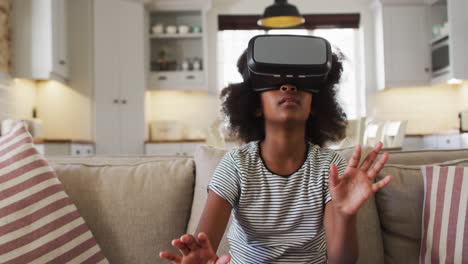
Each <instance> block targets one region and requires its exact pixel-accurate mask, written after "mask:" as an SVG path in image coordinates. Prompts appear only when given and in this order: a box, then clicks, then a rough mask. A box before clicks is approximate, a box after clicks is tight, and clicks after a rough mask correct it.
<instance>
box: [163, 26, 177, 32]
mask: <svg viewBox="0 0 468 264" xmlns="http://www.w3.org/2000/svg"><path fill="white" fill-rule="evenodd" d="M166 33H167V34H175V33H177V27H176V26H174V25H169V26H167V27H166Z"/></svg>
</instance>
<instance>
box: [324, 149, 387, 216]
mask: <svg viewBox="0 0 468 264" xmlns="http://www.w3.org/2000/svg"><path fill="white" fill-rule="evenodd" d="M382 145H383V144H382V143H381V142H379V143H378V144H377V146H375V148H374V149H373V151H372V152H371V153H369V155H367V157H366V159H365V160H364V161H363V163H362V164H361V166H359V160H360V159H361V146H360V145H358V146H356V148H355V149H354V152H353V156H352V157H351V159H350V160H349V162H348V167H347V168H346V170H345V172H344V174H343V175H342V176H341V177H338V169H337V167H336V165H335V164H331V166H330V176H329V188H330V195H331V198H332V201H333V205H334V206H333V207H334V208H335V212H337V213H339V214H340V215H342V216H345V217H348V216H353V215H356V213H357V212H358V210H359V208H360V207H361V206H362V205H363V204H364V203H365V202H366V201H367V200H368V199H369V198H370V197H371V195H373V194H374V193H376V192H377V191H379V190H380V189H382V188H383V187H385V186H386V185H387V184H388V183H390V181H391V180H392V177H391V176H390V175H387V176H385V178H383V179H382V180H380V181H378V182H376V183H373V181H374V179H375V177H376V176H377V175H378V173H379V172H380V170H381V169H382V168H383V166H384V165H385V163H386V162H387V160H388V153H384V154H383V155H382V157H381V158H380V160H379V161H378V162H377V163H376V164H375V165H374V166H372V164H373V163H374V161H375V159H376V158H377V155H378V154H379V152H380V150H381V149H382ZM371 166H372V168H371Z"/></svg>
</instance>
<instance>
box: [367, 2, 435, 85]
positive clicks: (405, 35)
mask: <svg viewBox="0 0 468 264" xmlns="http://www.w3.org/2000/svg"><path fill="white" fill-rule="evenodd" d="M427 8H428V7H427V5H425V4H411V5H402V4H382V3H381V1H374V3H373V11H374V18H375V37H376V39H375V43H376V65H377V81H378V88H379V90H382V89H384V88H391V87H405V86H424V85H428V84H429V83H430V78H431V75H430V74H431V73H430V50H429V36H428V32H427V27H428V26H427V25H428V22H427Z"/></svg>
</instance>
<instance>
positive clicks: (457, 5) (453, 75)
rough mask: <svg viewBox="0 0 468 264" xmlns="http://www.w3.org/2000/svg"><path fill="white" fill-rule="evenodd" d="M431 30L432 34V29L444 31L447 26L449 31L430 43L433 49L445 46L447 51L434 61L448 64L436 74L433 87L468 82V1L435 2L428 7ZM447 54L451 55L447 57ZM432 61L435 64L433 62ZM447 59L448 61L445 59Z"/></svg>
mask: <svg viewBox="0 0 468 264" xmlns="http://www.w3.org/2000/svg"><path fill="white" fill-rule="evenodd" d="M429 10H430V16H429V18H430V19H429V29H428V30H427V31H428V32H431V31H432V29H433V27H441V26H443V24H445V23H446V24H447V30H446V32H444V33H443V34H441V35H442V36H439V37H434V38H433V39H432V40H431V45H433V47H434V48H436V47H438V46H441V45H443V46H444V47H447V48H445V49H444V51H443V52H442V49H441V50H439V51H441V54H438V55H439V56H437V57H434V58H438V59H436V60H435V61H434V65H437V63H440V62H441V61H448V65H445V64H446V63H444V66H446V67H444V68H443V69H442V70H441V72H436V73H437V75H435V74H434V76H433V78H432V80H431V83H432V84H441V83H446V82H449V81H451V80H454V79H458V80H466V79H468V60H467V59H466V58H468V45H467V43H468V30H467V28H468V16H467V15H466V12H467V11H468V1H467V0H438V1H433V3H431V5H429ZM447 50H448V54H447ZM434 58H433V60H434ZM446 58H448V59H446Z"/></svg>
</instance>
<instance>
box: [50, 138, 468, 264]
mask: <svg viewBox="0 0 468 264" xmlns="http://www.w3.org/2000/svg"><path fill="white" fill-rule="evenodd" d="M368 151H369V149H367V148H366V149H364V152H368ZM339 152H340V153H341V154H342V155H343V156H344V157H345V158H347V159H348V158H349V157H350V155H351V153H352V149H344V150H339ZM224 154H225V151H224V150H221V149H215V148H212V147H206V146H205V147H200V148H199V149H198V150H197V151H196V153H195V154H194V156H193V157H185V158H181V157H161V156H159V157H146V156H145V157H89V158H69V157H47V160H48V161H49V164H50V165H51V167H52V168H53V169H54V170H55V171H56V173H57V175H58V177H59V179H60V180H61V181H62V183H63V184H64V186H65V190H66V191H67V193H68V194H69V195H70V197H71V199H72V200H73V201H74V202H75V204H76V206H77V207H78V210H79V212H80V213H81V215H82V216H83V218H84V219H85V221H86V222H87V224H88V226H89V227H90V229H91V231H92V232H93V234H94V236H95V238H96V240H97V241H98V243H99V244H100V246H101V248H102V250H103V252H104V253H105V255H106V256H107V258H108V259H109V261H110V262H111V263H127V264H130V263H139V264H143V263H166V262H165V261H162V260H160V259H159V257H158V254H159V252H160V251H162V250H171V251H174V249H173V248H172V247H171V245H170V241H171V240H172V239H173V238H176V237H179V236H180V235H181V234H184V233H186V232H190V233H191V232H194V230H195V228H196V224H197V222H198V219H199V217H200V214H201V210H202V208H203V205H204V200H205V199H206V184H207V183H208V182H209V179H210V177H211V175H212V173H213V170H214V169H215V167H216V165H217V164H218V162H219V160H220V159H221V158H222V157H223V155H224ZM433 163H441V164H445V165H459V166H468V150H447V151H442V150H429V151H411V152H391V153H390V160H389V161H388V162H387V165H386V166H385V168H384V169H383V170H382V172H381V173H380V174H381V175H379V176H378V177H379V178H381V177H383V176H384V175H387V174H391V175H393V181H392V183H391V184H390V185H389V186H387V187H386V188H385V189H384V190H382V191H381V192H379V193H378V194H377V195H375V196H374V197H372V198H371V199H370V200H369V201H368V202H367V203H366V204H365V205H364V206H363V208H361V210H360V211H359V214H358V236H359V239H358V240H359V248H360V252H359V261H358V263H418V254H419V246H420V243H421V242H420V240H421V239H420V237H421V224H420V222H421V214H422V204H423V194H424V187H423V180H422V178H421V171H420V165H422V164H433ZM225 235H226V234H225ZM227 250H228V245H227V243H226V241H225V238H224V239H223V241H222V242H221V245H220V247H219V249H218V253H223V252H226V251H227Z"/></svg>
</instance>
